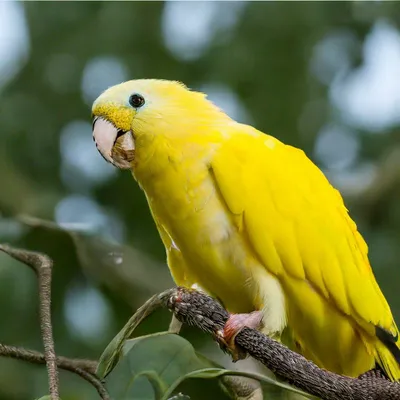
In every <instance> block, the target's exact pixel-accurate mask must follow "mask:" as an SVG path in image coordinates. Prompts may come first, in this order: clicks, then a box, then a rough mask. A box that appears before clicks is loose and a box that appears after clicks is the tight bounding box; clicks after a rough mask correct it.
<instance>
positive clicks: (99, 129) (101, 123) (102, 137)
mask: <svg viewBox="0 0 400 400" xmlns="http://www.w3.org/2000/svg"><path fill="white" fill-rule="evenodd" d="M117 136H118V129H117V128H116V127H115V126H114V125H113V124H112V123H111V122H109V121H107V120H105V119H104V118H100V117H96V118H95V119H94V120H93V140H94V142H95V143H96V147H97V150H99V152H100V154H101V155H102V156H103V157H104V159H105V160H106V161H108V162H110V163H113V159H112V156H111V152H112V149H113V147H114V143H115V141H116V140H117Z"/></svg>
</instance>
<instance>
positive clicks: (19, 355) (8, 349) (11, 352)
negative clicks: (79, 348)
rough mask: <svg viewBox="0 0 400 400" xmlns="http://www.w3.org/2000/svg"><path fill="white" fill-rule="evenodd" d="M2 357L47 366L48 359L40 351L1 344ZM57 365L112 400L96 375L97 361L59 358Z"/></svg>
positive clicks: (101, 395) (103, 396) (107, 399)
mask: <svg viewBox="0 0 400 400" xmlns="http://www.w3.org/2000/svg"><path fill="white" fill-rule="evenodd" d="M0 356H2V357H9V358H15V359H17V360H23V361H28V362H30V363H33V364H46V358H45V356H44V354H42V353H39V352H38V351H35V350H28V349H23V348H20V347H15V346H8V345H5V344H1V343H0ZM56 364H57V366H58V368H61V369H64V370H66V371H70V372H73V373H74V374H77V375H79V376H81V377H82V378H83V379H85V380H87V381H88V382H89V383H91V384H92V385H93V386H94V387H95V389H96V390H97V392H98V393H99V395H100V397H101V398H102V399H103V400H110V396H109V395H108V393H107V391H106V389H105V388H104V385H103V384H102V382H101V381H100V379H99V378H98V377H97V376H96V374H95V371H96V368H97V361H93V360H83V359H82V360H81V359H74V358H67V357H57V358H56Z"/></svg>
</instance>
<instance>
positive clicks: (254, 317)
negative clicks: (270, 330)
mask: <svg viewBox="0 0 400 400" xmlns="http://www.w3.org/2000/svg"><path fill="white" fill-rule="evenodd" d="M262 317H263V314H262V312H261V311H253V312H251V313H249V314H230V315H229V318H228V320H227V321H226V323H225V326H224V329H223V330H222V331H219V332H217V335H218V339H217V340H218V343H219V345H220V346H221V348H222V350H224V351H226V352H227V353H229V354H230V355H231V356H232V359H233V361H234V362H236V361H238V360H242V359H244V358H246V352H245V351H244V350H243V349H241V348H240V347H239V346H237V345H236V344H235V337H236V335H237V334H238V333H239V332H240V331H241V330H242V329H243V328H244V327H248V328H252V329H257V328H259V327H260V325H261V321H262Z"/></svg>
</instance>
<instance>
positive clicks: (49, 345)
mask: <svg viewBox="0 0 400 400" xmlns="http://www.w3.org/2000/svg"><path fill="white" fill-rule="evenodd" d="M0 250H1V251H4V252H5V253H7V254H8V255H10V256H11V257H13V258H15V259H16V260H18V261H21V262H23V263H24V264H25V265H27V266H29V267H30V268H32V269H33V270H34V271H35V272H36V275H37V278H38V284H39V304H40V309H39V314H40V330H41V333H42V340H43V346H44V357H45V359H46V366H47V373H48V377H49V391H50V398H51V400H59V398H60V394H59V382H58V370H57V362H56V352H55V349H54V339H53V327H52V324H51V270H52V267H53V262H52V260H51V259H50V257H48V256H47V255H45V254H41V253H36V252H31V251H27V250H21V249H16V248H12V247H10V246H7V245H0Z"/></svg>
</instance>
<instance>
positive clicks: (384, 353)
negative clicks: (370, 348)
mask: <svg viewBox="0 0 400 400" xmlns="http://www.w3.org/2000/svg"><path fill="white" fill-rule="evenodd" d="M375 329H376V336H377V338H378V339H379V340H380V342H378V344H377V347H376V353H377V354H376V358H377V362H378V364H379V366H380V367H381V368H382V369H383V371H384V372H385V374H386V375H387V377H388V378H389V379H391V380H392V381H398V380H400V341H399V332H398V331H397V334H396V336H393V335H392V334H391V333H390V332H388V331H387V330H386V329H383V328H381V327H379V326H376V327H375Z"/></svg>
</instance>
